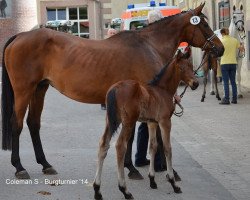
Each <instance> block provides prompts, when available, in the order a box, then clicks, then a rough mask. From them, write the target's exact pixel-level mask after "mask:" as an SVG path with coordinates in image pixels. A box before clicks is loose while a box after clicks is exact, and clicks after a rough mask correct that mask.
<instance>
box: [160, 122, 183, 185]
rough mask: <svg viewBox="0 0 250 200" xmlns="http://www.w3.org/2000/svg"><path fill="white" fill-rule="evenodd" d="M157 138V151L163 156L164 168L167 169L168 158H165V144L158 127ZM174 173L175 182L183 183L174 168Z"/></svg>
mask: <svg viewBox="0 0 250 200" xmlns="http://www.w3.org/2000/svg"><path fill="white" fill-rule="evenodd" d="M156 138H157V151H159V152H160V154H161V162H162V167H163V168H166V169H167V165H166V157H165V153H164V147H163V142H162V138H161V130H160V128H159V126H158V127H157V130H156ZM157 151H156V152H157ZM173 171H174V178H175V181H181V177H180V176H179V174H178V173H177V171H175V170H174V168H173Z"/></svg>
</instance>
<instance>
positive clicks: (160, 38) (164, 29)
mask: <svg viewBox="0 0 250 200" xmlns="http://www.w3.org/2000/svg"><path fill="white" fill-rule="evenodd" d="M174 23H176V22H175V21H174V17H173V18H172V19H170V20H169V21H167V19H166V20H162V21H160V22H155V23H154V24H151V25H150V26H148V27H147V28H145V31H142V35H145V37H147V42H149V43H150V44H151V45H152V46H153V47H154V48H155V49H156V50H157V52H158V53H159V55H160V56H161V57H162V59H163V60H165V62H166V61H168V60H169V59H170V58H172V57H173V56H174V54H175V52H176V50H177V49H178V46H179V44H180V42H181V39H182V38H181V35H182V33H183V28H184V25H181V26H179V27H178V28H176V27H175V28H172V27H174V26H173V24H174Z"/></svg>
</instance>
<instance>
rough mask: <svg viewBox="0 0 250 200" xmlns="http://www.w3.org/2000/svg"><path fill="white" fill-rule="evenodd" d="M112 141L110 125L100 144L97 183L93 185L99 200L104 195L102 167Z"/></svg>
mask: <svg viewBox="0 0 250 200" xmlns="http://www.w3.org/2000/svg"><path fill="white" fill-rule="evenodd" d="M110 140H111V134H110V132H109V128H108V125H106V128H105V132H104V134H103V136H102V138H101V140H100V142H99V152H98V164H97V171H96V175H95V181H94V184H93V187H94V190H95V199H97V200H100V199H102V194H101V192H100V186H101V176H102V167H103V162H104V159H105V158H106V156H107V153H108V149H109V147H110V144H109V143H110Z"/></svg>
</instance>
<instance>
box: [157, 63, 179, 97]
mask: <svg viewBox="0 0 250 200" xmlns="http://www.w3.org/2000/svg"><path fill="white" fill-rule="evenodd" d="M179 83H180V75H179V72H178V69H177V67H176V66H175V64H174V63H171V64H170V65H169V66H168V67H167V69H166V70H165V73H164V75H163V76H162V77H161V79H160V80H159V82H158V84H157V86H158V87H160V88H162V89H164V90H165V91H166V92H168V93H169V94H171V95H173V96H174V94H175V93H176V90H177V87H178V85H179Z"/></svg>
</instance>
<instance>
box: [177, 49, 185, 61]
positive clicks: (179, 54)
mask: <svg viewBox="0 0 250 200" xmlns="http://www.w3.org/2000/svg"><path fill="white" fill-rule="evenodd" d="M176 57H177V60H180V59H182V58H183V57H184V54H183V53H182V52H181V50H178V51H177V55H176Z"/></svg>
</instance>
